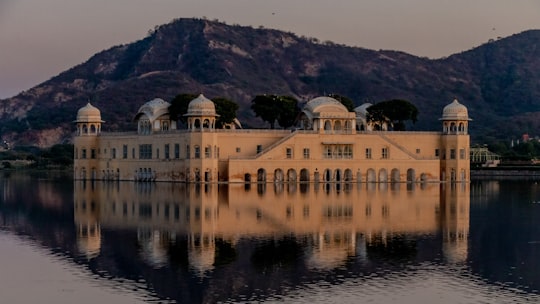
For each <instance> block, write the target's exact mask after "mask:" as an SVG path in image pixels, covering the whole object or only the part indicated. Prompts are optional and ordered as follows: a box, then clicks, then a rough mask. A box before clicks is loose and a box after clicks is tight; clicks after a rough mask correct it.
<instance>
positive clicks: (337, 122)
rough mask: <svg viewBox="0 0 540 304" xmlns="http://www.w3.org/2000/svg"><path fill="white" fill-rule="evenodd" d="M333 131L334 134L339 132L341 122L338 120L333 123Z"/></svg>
mask: <svg viewBox="0 0 540 304" xmlns="http://www.w3.org/2000/svg"><path fill="white" fill-rule="evenodd" d="M334 131H335V133H340V132H341V121H339V120H338V121H336V122H335V123H334Z"/></svg>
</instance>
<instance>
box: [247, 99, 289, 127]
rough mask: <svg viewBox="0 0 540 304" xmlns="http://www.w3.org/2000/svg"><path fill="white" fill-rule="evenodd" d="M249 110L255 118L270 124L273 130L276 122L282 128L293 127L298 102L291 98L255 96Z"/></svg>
mask: <svg viewBox="0 0 540 304" xmlns="http://www.w3.org/2000/svg"><path fill="white" fill-rule="evenodd" d="M251 109H252V110H253V112H255V116H256V117H260V118H261V119H262V120H264V121H266V122H268V123H269V124H270V128H271V129H275V123H276V121H277V122H278V123H279V125H280V126H281V127H283V128H289V127H291V126H292V125H294V122H295V119H296V115H297V114H298V100H296V98H294V97H292V96H277V95H257V96H255V98H254V99H253V100H252V101H251Z"/></svg>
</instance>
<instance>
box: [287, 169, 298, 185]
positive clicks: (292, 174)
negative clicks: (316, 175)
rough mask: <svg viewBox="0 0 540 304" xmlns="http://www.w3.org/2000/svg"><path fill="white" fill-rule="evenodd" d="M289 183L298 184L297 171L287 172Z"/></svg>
mask: <svg viewBox="0 0 540 304" xmlns="http://www.w3.org/2000/svg"><path fill="white" fill-rule="evenodd" d="M287 181H289V182H296V170H294V169H289V171H287Z"/></svg>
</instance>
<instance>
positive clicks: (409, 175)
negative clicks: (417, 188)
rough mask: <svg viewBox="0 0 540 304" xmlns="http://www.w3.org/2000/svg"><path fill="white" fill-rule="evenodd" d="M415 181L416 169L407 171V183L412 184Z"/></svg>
mask: <svg viewBox="0 0 540 304" xmlns="http://www.w3.org/2000/svg"><path fill="white" fill-rule="evenodd" d="M414 181H416V172H415V171H414V169H408V170H407V182H408V183H412V182H414Z"/></svg>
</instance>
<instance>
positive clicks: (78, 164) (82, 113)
mask: <svg viewBox="0 0 540 304" xmlns="http://www.w3.org/2000/svg"><path fill="white" fill-rule="evenodd" d="M75 123H76V124H77V134H76V136H75V138H74V139H73V146H74V149H75V151H74V156H75V161H74V164H73V170H74V172H73V173H74V175H73V176H74V178H75V179H82V180H86V179H96V178H97V172H98V171H97V167H98V159H97V158H98V156H97V154H98V147H99V139H98V136H99V134H101V124H102V123H104V121H103V120H101V112H100V111H99V109H98V108H96V107H94V106H93V105H91V104H90V103H88V104H86V106H84V107H82V108H80V109H79V111H78V112H77V120H75Z"/></svg>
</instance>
